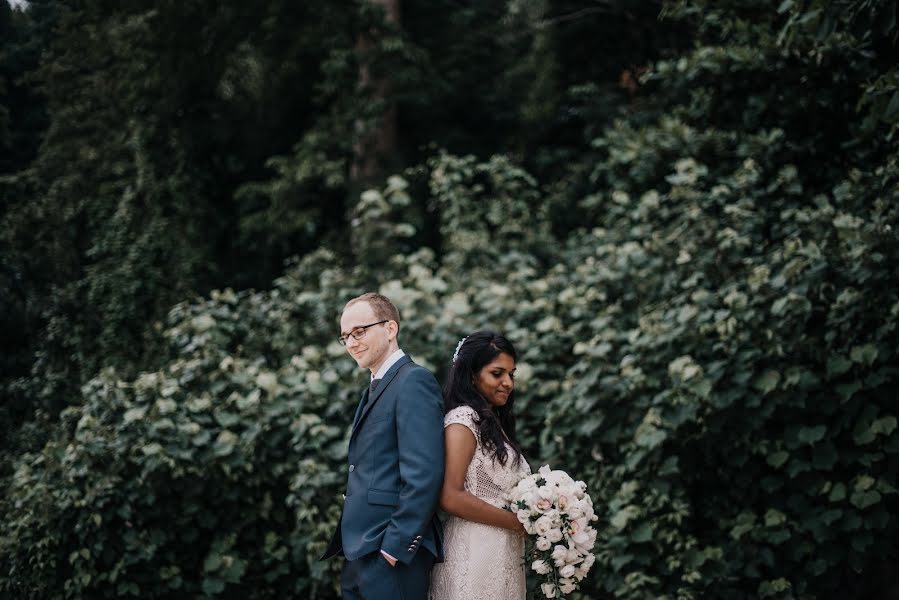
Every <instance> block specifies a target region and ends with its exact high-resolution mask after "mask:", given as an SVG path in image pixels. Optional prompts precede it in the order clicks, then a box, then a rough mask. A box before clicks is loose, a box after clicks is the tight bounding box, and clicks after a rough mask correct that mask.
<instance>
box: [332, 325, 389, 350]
mask: <svg viewBox="0 0 899 600" xmlns="http://www.w3.org/2000/svg"><path fill="white" fill-rule="evenodd" d="M389 320H390V319H384V320H383V321H378V322H377V323H372V324H371V325H360V326H359V327H355V328H353V330H352V331H351V332H350V334H349V335H342V336H340V337H339V338H337V341H338V342H340V345H341V346H346V341H347V339H348V338H349V337H350V335H351V336H353V339H354V340H361V339H362V338H364V337H365V330H366V329H368V328H369V327H374V326H375V325H380V324H381V323H386V322H387V321H389Z"/></svg>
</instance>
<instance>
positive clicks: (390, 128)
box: [350, 0, 400, 183]
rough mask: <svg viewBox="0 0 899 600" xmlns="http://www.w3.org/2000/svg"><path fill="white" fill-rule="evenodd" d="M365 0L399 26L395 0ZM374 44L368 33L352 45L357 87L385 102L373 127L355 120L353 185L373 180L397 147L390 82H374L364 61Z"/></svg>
mask: <svg viewBox="0 0 899 600" xmlns="http://www.w3.org/2000/svg"><path fill="white" fill-rule="evenodd" d="M368 1H369V2H370V3H372V4H374V5H377V6H381V7H382V8H383V9H384V18H385V22H386V23H388V24H390V25H393V26H399V24H400V2H399V0H368ZM374 44H375V40H374V39H373V38H372V35H371V34H370V33H362V34H361V35H360V36H359V40H358V41H357V43H356V49H357V52H358V54H359V56H360V57H363V60H362V63H361V65H360V67H359V86H360V88H362V89H368V90H370V91H371V97H372V99H373V100H374V101H380V102H383V103H385V108H384V112H383V113H382V114H381V115H380V116H379V118H378V119H377V122H376V124H375V125H374V126H367V125H366V123H365V121H364V120H363V119H357V120H356V140H355V142H354V143H353V150H354V152H353V154H354V157H353V165H352V167H351V169H350V178H351V180H352V181H353V182H357V183H366V182H370V181H373V180H374V179H375V178H376V177H377V175H378V174H379V173H380V172H381V170H382V167H383V163H384V161H385V159H389V157H391V156H393V155H395V154H396V146H397V110H396V104H395V103H394V102H393V101H392V100H390V94H391V86H390V81H389V80H388V79H387V78H379V79H374V78H373V77H372V74H371V72H370V70H369V67H368V64H367V63H366V62H365V59H364V57H365V55H366V54H367V53H368V52H369V51H370V50H371V49H372V47H373V46H374Z"/></svg>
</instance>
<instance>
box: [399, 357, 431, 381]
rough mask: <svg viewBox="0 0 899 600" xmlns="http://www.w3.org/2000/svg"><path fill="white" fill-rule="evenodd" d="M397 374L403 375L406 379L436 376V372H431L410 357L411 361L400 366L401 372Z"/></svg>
mask: <svg viewBox="0 0 899 600" xmlns="http://www.w3.org/2000/svg"><path fill="white" fill-rule="evenodd" d="M397 375H400V376H402V377H403V378H404V379H408V378H412V379H419V378H422V377H424V378H430V379H433V378H434V374H433V373H431V371H430V370H429V369H427V368H426V367H423V366H421V365H420V364H418V363H417V362H415V361H414V360H412V359H411V358H410V359H409V362H407V363H406V364H404V365H403V366H402V367H400V372H399V373H397Z"/></svg>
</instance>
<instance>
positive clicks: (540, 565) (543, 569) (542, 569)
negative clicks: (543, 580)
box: [531, 560, 551, 575]
mask: <svg viewBox="0 0 899 600" xmlns="http://www.w3.org/2000/svg"><path fill="white" fill-rule="evenodd" d="M550 568H551V567H550V566H549V563H547V562H546V561H545V560H535V561H534V562H532V563H531V569H532V570H533V571H534V573H537V574H538V575H546V574H547V573H549V570H550Z"/></svg>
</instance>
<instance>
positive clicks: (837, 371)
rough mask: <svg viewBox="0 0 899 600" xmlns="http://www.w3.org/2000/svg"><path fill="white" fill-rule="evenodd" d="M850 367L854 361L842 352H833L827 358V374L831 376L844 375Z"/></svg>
mask: <svg viewBox="0 0 899 600" xmlns="http://www.w3.org/2000/svg"><path fill="white" fill-rule="evenodd" d="M850 368H852V361H851V360H848V359H847V358H846V357H845V356H843V355H841V354H832V355H831V356H830V358H828V359H827V374H828V376H830V377H837V376H839V375H842V374H843V373H845V372H846V371H848V370H849V369H850Z"/></svg>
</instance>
